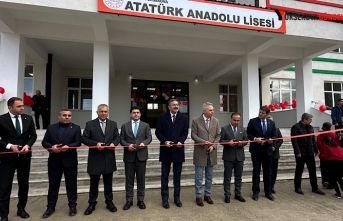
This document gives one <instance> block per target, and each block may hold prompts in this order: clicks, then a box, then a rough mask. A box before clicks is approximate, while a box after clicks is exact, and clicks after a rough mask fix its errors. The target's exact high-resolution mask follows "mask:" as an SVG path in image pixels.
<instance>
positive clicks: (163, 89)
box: [131, 79, 189, 128]
mask: <svg viewBox="0 0 343 221" xmlns="http://www.w3.org/2000/svg"><path fill="white" fill-rule="evenodd" d="M188 94H189V87H188V82H176V81H149V80H136V79H135V80H131V106H139V107H140V108H141V112H142V116H141V120H142V121H145V122H147V123H148V124H149V125H150V127H151V128H156V124H157V120H158V117H159V115H160V114H161V113H163V112H165V111H168V101H169V100H170V99H177V100H179V102H180V107H179V111H180V112H182V113H184V114H186V115H187V116H188V115H189V114H188V113H189V100H188Z"/></svg>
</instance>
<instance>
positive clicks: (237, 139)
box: [220, 113, 248, 203]
mask: <svg viewBox="0 0 343 221" xmlns="http://www.w3.org/2000/svg"><path fill="white" fill-rule="evenodd" d="M240 121H241V115H240V114H239V113H233V114H231V124H229V125H227V126H225V127H222V129H221V132H220V142H221V143H222V142H223V143H226V144H223V146H224V150H223V160H224V195H225V200H224V201H225V203H230V196H231V192H230V183H231V175H232V169H233V170H234V175H235V199H236V200H238V201H241V202H245V199H244V198H243V197H242V195H241V187H242V173H243V165H244V160H245V156H244V146H245V145H247V142H245V141H246V140H248V137H247V134H246V131H245V129H244V127H242V126H239V122H240Z"/></svg>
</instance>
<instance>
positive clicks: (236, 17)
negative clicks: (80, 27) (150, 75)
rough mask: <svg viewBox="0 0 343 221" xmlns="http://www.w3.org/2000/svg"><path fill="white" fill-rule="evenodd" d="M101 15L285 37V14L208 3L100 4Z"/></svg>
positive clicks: (144, 0)
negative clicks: (150, 19)
mask: <svg viewBox="0 0 343 221" xmlns="http://www.w3.org/2000/svg"><path fill="white" fill-rule="evenodd" d="M98 11H99V12H107V13H114V14H119V15H132V16H138V17H146V18H156V19H165V20H173V21H183V22H191V23H197V24H207V25H217V26H225V27H233V28H242V29H250V30H256V31H268V32H277V33H285V32H286V24H285V16H284V14H281V15H280V14H278V13H277V12H275V11H274V10H270V9H263V8H256V7H250V6H243V5H236V4H228V3H223V2H215V1H206V0H98Z"/></svg>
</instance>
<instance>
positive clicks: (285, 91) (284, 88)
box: [270, 79, 296, 109]
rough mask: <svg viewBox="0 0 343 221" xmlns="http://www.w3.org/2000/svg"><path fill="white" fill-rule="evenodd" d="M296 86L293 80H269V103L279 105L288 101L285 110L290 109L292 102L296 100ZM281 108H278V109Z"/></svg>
mask: <svg viewBox="0 0 343 221" xmlns="http://www.w3.org/2000/svg"><path fill="white" fill-rule="evenodd" d="M295 89H296V84H295V80H287V79H271V80H270V103H271V104H280V103H283V102H285V101H288V103H289V105H288V106H287V107H286V109H292V106H291V103H292V100H295V99H296V95H295V92H296V90H295ZM278 108H279V109H280V108H281V107H280V106H279V107H278Z"/></svg>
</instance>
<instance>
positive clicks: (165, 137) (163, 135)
mask: <svg viewBox="0 0 343 221" xmlns="http://www.w3.org/2000/svg"><path fill="white" fill-rule="evenodd" d="M168 109H169V111H167V112H165V113H162V114H161V115H160V116H159V118H158V121H157V125H156V131H155V135H156V137H157V138H158V139H159V141H160V144H161V146H160V157H159V160H160V162H161V163H162V175H161V197H162V206H163V207H164V208H165V209H168V208H169V207H170V206H169V202H168V199H169V189H168V177H169V172H170V167H171V164H172V163H173V180H174V203H175V205H176V206H177V207H182V202H181V200H180V192H181V185H180V182H181V171H182V163H183V162H185V148H184V146H183V144H184V142H185V141H186V139H187V136H188V118H187V116H186V115H185V114H182V113H181V112H179V101H178V100H176V99H171V100H169V102H168Z"/></svg>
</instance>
